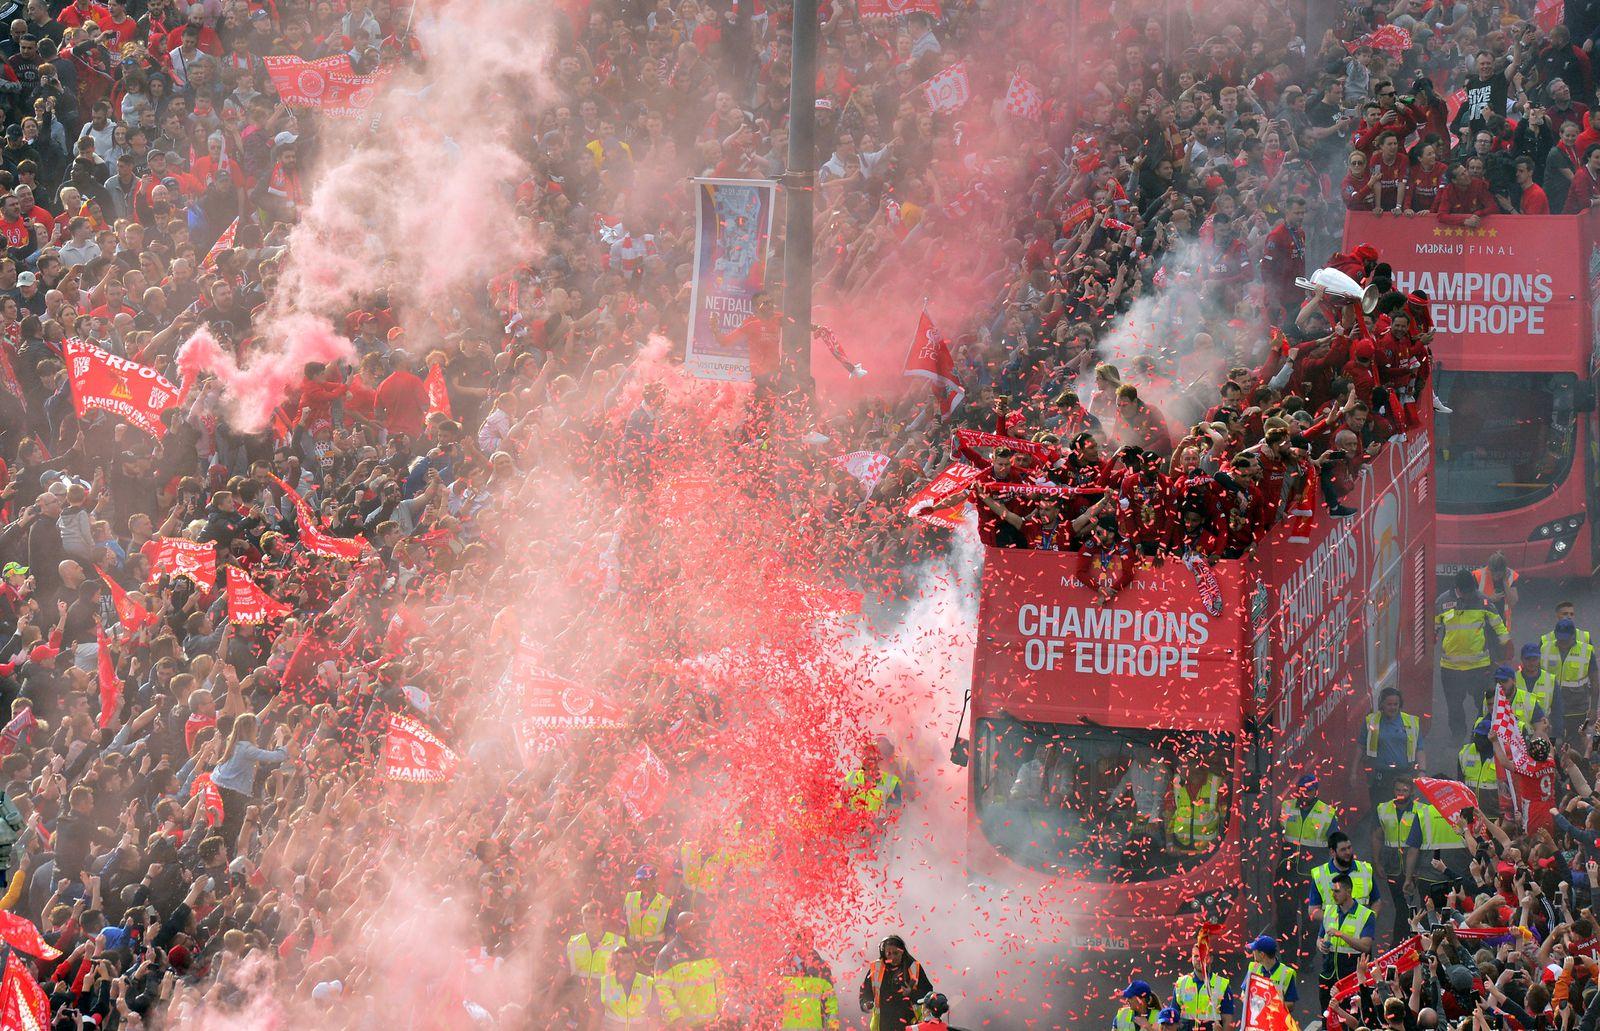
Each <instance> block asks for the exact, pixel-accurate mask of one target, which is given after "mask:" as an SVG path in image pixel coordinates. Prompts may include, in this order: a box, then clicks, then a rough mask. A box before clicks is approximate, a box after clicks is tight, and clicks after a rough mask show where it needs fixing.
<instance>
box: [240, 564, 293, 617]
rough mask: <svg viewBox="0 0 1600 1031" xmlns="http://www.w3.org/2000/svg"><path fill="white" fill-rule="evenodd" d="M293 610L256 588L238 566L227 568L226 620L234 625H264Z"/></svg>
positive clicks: (252, 581) (253, 582)
mask: <svg viewBox="0 0 1600 1031" xmlns="http://www.w3.org/2000/svg"><path fill="white" fill-rule="evenodd" d="M293 611H294V610H293V609H292V608H290V607H289V606H288V605H285V604H284V603H283V602H281V601H278V600H277V599H276V598H274V597H273V596H272V595H270V594H268V593H267V592H266V591H263V590H262V589H261V588H259V587H257V586H256V584H255V581H254V580H251V579H250V576H249V574H248V573H246V572H245V571H244V570H242V569H240V568H239V567H238V566H229V567H228V619H229V620H231V621H232V622H234V623H240V624H250V623H265V622H266V621H267V620H269V619H277V618H279V617H280V616H287V615H288V614H289V613H290V612H293Z"/></svg>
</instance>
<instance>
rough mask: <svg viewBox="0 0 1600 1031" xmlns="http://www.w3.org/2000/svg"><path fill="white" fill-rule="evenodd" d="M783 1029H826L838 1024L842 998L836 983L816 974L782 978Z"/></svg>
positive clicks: (816, 1030) (812, 1030)
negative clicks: (836, 988) (835, 987)
mask: <svg viewBox="0 0 1600 1031" xmlns="http://www.w3.org/2000/svg"><path fill="white" fill-rule="evenodd" d="M779 1026H781V1027H782V1028H784V1031H824V1029H828V1028H836V1027H838V1026H839V997H838V995H837V993H835V992H834V990H833V982H832V981H830V980H828V979H827V978H826V977H822V976H819V975H817V974H790V975H788V976H787V977H785V978H784V979H783V1023H782V1024H781V1025H779Z"/></svg>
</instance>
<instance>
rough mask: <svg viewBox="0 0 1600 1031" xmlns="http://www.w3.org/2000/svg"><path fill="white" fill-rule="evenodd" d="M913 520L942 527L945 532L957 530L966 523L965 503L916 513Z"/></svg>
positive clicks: (960, 502)
mask: <svg viewBox="0 0 1600 1031" xmlns="http://www.w3.org/2000/svg"><path fill="white" fill-rule="evenodd" d="M914 518H917V519H920V520H922V521H923V522H925V523H932V524H933V525H934V526H942V527H944V528H945V529H947V530H959V529H961V527H962V526H964V525H966V522H967V503H966V501H964V500H963V501H959V502H957V503H956V504H954V505H950V506H948V507H946V508H940V509H929V510H928V511H926V512H918V513H916V514H915V516H914Z"/></svg>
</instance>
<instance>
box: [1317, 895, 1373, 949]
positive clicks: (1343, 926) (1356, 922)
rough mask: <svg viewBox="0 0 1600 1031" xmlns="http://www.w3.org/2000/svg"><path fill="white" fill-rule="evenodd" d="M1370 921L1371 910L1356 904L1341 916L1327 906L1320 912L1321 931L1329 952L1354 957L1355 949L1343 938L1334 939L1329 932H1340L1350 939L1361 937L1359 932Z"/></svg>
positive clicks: (1334, 909)
mask: <svg viewBox="0 0 1600 1031" xmlns="http://www.w3.org/2000/svg"><path fill="white" fill-rule="evenodd" d="M1371 919H1372V910H1370V909H1368V908H1367V907H1366V906H1363V905H1362V904H1361V903H1359V902H1357V903H1356V904H1355V905H1354V906H1351V907H1350V912H1348V913H1344V914H1341V913H1340V912H1339V910H1338V909H1337V908H1335V907H1334V906H1328V907H1326V908H1325V909H1323V911H1322V931H1323V934H1324V936H1325V937H1326V938H1327V940H1328V950H1329V951H1330V952H1342V953H1345V954H1346V955H1351V956H1353V955H1356V950H1355V947H1354V946H1352V945H1349V944H1347V943H1346V942H1345V940H1344V939H1343V938H1335V937H1333V935H1332V934H1329V933H1328V932H1330V931H1341V932H1343V933H1345V934H1348V935H1349V936H1350V937H1352V938H1359V937H1361V931H1362V929H1363V928H1365V927H1366V926H1367V921H1368V920H1371Z"/></svg>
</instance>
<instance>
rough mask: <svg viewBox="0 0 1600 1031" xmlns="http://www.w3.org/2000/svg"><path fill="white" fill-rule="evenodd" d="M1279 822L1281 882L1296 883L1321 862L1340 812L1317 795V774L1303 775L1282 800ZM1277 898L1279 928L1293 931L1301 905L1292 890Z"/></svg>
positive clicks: (1336, 825)
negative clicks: (1281, 849) (1281, 832)
mask: <svg viewBox="0 0 1600 1031" xmlns="http://www.w3.org/2000/svg"><path fill="white" fill-rule="evenodd" d="M1278 825H1279V827H1280V828H1281V829H1282V831H1283V843H1284V858H1283V863H1282V866H1281V870H1280V875H1279V876H1280V878H1281V879H1282V882H1283V883H1285V884H1293V883H1295V882H1296V881H1298V880H1300V879H1301V878H1306V877H1310V876H1311V871H1312V869H1313V868H1314V867H1315V866H1316V865H1317V862H1318V856H1317V853H1318V852H1320V851H1321V850H1322V849H1323V848H1326V847H1327V844H1328V835H1330V834H1332V833H1333V832H1334V831H1336V830H1338V829H1339V814H1338V813H1337V812H1335V811H1334V808H1333V806H1331V805H1329V804H1328V803H1326V802H1324V801H1323V800H1322V799H1320V798H1318V797H1317V775H1316V774H1314V773H1307V774H1303V775H1302V776H1301V777H1300V779H1299V780H1297V781H1295V785H1294V790H1293V791H1292V792H1291V793H1290V795H1289V797H1288V798H1285V799H1284V800H1283V808H1282V810H1281V811H1280V812H1279V814H1278ZM1276 901H1277V914H1276V915H1277V925H1278V931H1279V933H1281V934H1289V933H1292V932H1293V930H1294V923H1295V915H1296V913H1298V911H1299V906H1298V905H1296V903H1295V900H1294V896H1293V894H1292V893H1289V892H1281V891H1280V892H1278V893H1277V900H1276Z"/></svg>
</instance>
